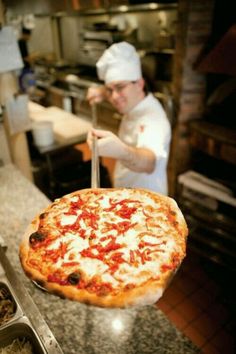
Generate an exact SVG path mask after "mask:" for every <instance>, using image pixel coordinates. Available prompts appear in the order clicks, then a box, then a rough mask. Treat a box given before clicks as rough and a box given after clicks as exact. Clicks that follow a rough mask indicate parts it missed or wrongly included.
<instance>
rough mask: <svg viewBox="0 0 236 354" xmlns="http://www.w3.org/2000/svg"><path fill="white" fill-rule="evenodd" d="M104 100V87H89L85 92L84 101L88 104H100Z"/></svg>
mask: <svg viewBox="0 0 236 354" xmlns="http://www.w3.org/2000/svg"><path fill="white" fill-rule="evenodd" d="M105 98H106V89H105V87H104V86H91V87H89V89H88V91H87V96H86V99H87V100H88V101H89V103H90V104H93V103H100V102H102V101H103V100H104V99H105Z"/></svg>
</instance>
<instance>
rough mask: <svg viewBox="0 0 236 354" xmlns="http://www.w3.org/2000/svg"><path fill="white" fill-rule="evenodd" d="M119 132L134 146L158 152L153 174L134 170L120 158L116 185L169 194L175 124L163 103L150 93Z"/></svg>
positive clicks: (124, 120)
mask: <svg viewBox="0 0 236 354" xmlns="http://www.w3.org/2000/svg"><path fill="white" fill-rule="evenodd" d="M118 135H119V137H120V139H121V140H122V141H123V142H125V143H126V144H128V145H130V146H135V147H142V148H148V149H150V150H152V151H153V152H154V153H155V155H156V166H155V170H154V172H153V173H151V174H148V173H140V172H133V171H131V170H130V169H128V168H127V167H125V166H124V165H123V164H122V162H121V161H119V160H118V161H117V162H116V166H115V171H114V186H115V187H131V188H148V189H150V190H153V191H156V192H159V193H162V194H166V195H167V194H168V184H167V171H166V167H167V162H168V157H169V145H170V139H171V127H170V123H169V121H168V118H167V117H166V114H165V112H164V110H163V108H162V106H161V104H160V102H159V101H158V100H157V99H156V98H155V97H154V96H153V95H152V94H148V96H146V97H145V98H144V99H143V100H142V101H141V102H140V103H139V104H138V105H137V106H136V107H135V108H134V109H133V110H132V111H131V112H129V114H128V115H127V116H125V117H124V118H123V120H122V122H121V125H120V129H119V134H118Z"/></svg>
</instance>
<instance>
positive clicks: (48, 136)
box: [32, 121, 54, 146]
mask: <svg viewBox="0 0 236 354" xmlns="http://www.w3.org/2000/svg"><path fill="white" fill-rule="evenodd" d="M32 133H33V138H34V143H35V145H36V146H48V145H51V144H53V142H54V135H53V123H52V122H50V121H41V122H35V123H33V126H32Z"/></svg>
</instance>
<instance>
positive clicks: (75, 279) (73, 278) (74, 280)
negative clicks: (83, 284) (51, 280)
mask: <svg viewBox="0 0 236 354" xmlns="http://www.w3.org/2000/svg"><path fill="white" fill-rule="evenodd" d="M67 280H68V282H69V283H70V284H71V285H76V284H78V283H79V281H80V273H79V272H73V273H71V274H70V275H69V276H68V278H67Z"/></svg>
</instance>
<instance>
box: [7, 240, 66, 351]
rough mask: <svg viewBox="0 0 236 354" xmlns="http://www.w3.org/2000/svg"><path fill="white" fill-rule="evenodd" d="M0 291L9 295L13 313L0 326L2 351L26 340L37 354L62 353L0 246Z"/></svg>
mask: <svg viewBox="0 0 236 354" xmlns="http://www.w3.org/2000/svg"><path fill="white" fill-rule="evenodd" d="M0 289H2V291H4V292H6V291H7V292H8V293H9V294H10V297H9V298H10V299H12V301H13V304H14V314H13V315H12V316H11V317H10V318H9V320H8V321H7V322H4V323H3V324H2V325H0V351H1V349H2V348H6V347H8V346H9V345H11V344H12V343H13V341H14V340H17V339H20V340H22V339H23V338H24V339H25V340H26V341H28V342H29V343H30V344H31V346H32V349H33V353H34V354H63V352H62V350H61V348H60V346H59V344H58V343H57V341H56V339H55V337H54V336H53V334H52V332H51V330H50V329H49V327H48V326H47V324H46V322H45V321H44V319H43V317H42V315H41V313H40V312H39V310H38V308H37V306H36V305H35V303H34V302H33V300H32V298H31V296H30V295H29V294H28V292H27V291H26V289H25V288H24V286H23V285H22V283H21V282H20V280H19V278H18V276H17V275H16V273H15V270H14V269H13V267H12V265H11V264H10V262H9V259H8V257H7V256H6V254H5V251H4V250H3V248H2V246H1V245H0Z"/></svg>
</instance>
